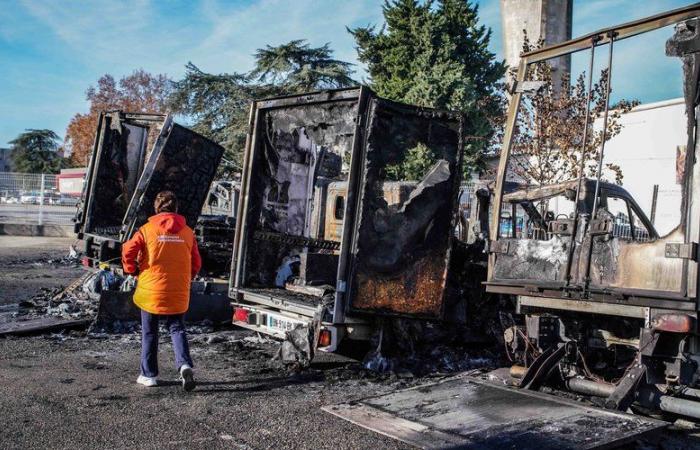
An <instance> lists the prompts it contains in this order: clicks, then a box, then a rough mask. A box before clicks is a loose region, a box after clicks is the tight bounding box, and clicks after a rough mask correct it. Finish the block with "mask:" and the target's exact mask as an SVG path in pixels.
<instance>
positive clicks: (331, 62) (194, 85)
mask: <svg viewBox="0 0 700 450" xmlns="http://www.w3.org/2000/svg"><path fill="white" fill-rule="evenodd" d="M332 54H333V52H332V50H331V49H330V48H329V46H328V44H326V45H324V46H322V47H317V48H312V47H310V46H309V45H308V44H305V42H304V41H303V40H295V41H291V42H289V43H287V44H282V45H280V46H278V47H270V46H267V47H266V48H264V49H259V50H258V51H257V53H256V54H255V67H254V68H253V69H252V70H251V71H250V72H249V73H247V74H241V73H231V74H227V73H224V74H219V75H214V74H209V73H206V72H203V71H202V70H200V69H199V68H198V67H197V66H195V65H194V64H192V63H189V64H187V66H186V72H185V77H184V78H183V79H182V80H180V81H176V82H174V83H173V91H172V95H171V97H170V107H171V108H172V109H173V111H175V112H178V113H181V114H184V115H186V116H188V117H189V118H191V119H192V121H193V122H194V124H193V127H192V128H193V129H194V130H195V131H197V132H199V133H201V134H203V135H205V136H207V137H209V138H210V139H212V140H214V141H216V142H218V143H219V144H221V145H222V146H223V147H224V148H225V149H226V154H225V156H224V157H225V158H226V160H227V161H230V162H231V164H230V165H229V167H228V171H227V172H229V171H233V172H236V171H240V166H241V164H242V159H243V149H244V146H245V138H246V134H247V131H248V115H249V108H250V103H251V101H253V100H255V99H260V98H265V97H271V96H277V95H286V94H295V93H301V92H308V91H313V90H318V89H328V88H335V87H346V86H350V85H353V84H355V82H354V81H353V80H352V78H350V75H351V74H352V70H351V65H350V64H349V63H345V62H342V61H338V60H335V59H333V58H332Z"/></svg>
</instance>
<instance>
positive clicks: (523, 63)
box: [486, 3, 700, 310]
mask: <svg viewBox="0 0 700 450" xmlns="http://www.w3.org/2000/svg"><path fill="white" fill-rule="evenodd" d="M697 17H700V3H695V4H693V5H689V6H686V7H683V8H678V9H674V10H670V11H666V12H663V13H660V14H657V15H654V16H651V17H647V18H644V19H640V20H636V21H632V22H628V23H625V24H622V25H617V26H613V27H609V28H605V29H601V30H598V31H595V32H593V33H589V34H587V35H584V36H581V37H578V38H575V39H572V40H569V41H566V42H562V43H559V44H554V45H550V46H547V47H544V48H541V49H537V50H533V51H530V52H525V53H523V54H521V55H520V63H519V64H518V70H517V74H516V79H515V83H516V85H515V86H514V89H513V90H512V92H513V94H512V97H511V100H510V105H509V108H508V114H507V116H506V130H505V134H504V139H503V143H504V145H503V148H502V150H501V154H500V160H499V164H498V170H497V175H496V191H495V195H494V204H495V205H498V206H497V207H495V208H493V211H494V214H493V216H492V218H491V226H490V230H489V234H490V239H491V242H492V243H495V242H496V241H497V240H498V230H499V224H500V222H501V207H500V205H501V203H502V200H503V195H504V193H503V188H504V185H505V182H506V172H507V168H508V162H509V159H510V155H511V151H512V145H513V137H514V130H515V125H516V120H517V115H518V111H519V109H520V103H521V101H522V95H523V92H522V91H523V90H522V89H517V86H518V85H519V84H521V83H523V82H524V81H525V75H526V73H527V68H528V66H529V65H530V64H533V63H537V62H542V61H546V60H549V59H553V58H556V57H560V56H565V55H570V54H573V53H577V52H579V51H583V50H588V49H591V50H592V53H593V52H594V51H595V47H600V46H602V45H605V44H612V42H613V41H620V40H623V39H627V38H630V37H633V36H636V35H639V34H643V33H647V32H650V31H653V30H656V29H659V28H663V27H666V26H668V25H673V24H676V23H679V22H682V21H685V20H688V19H693V18H697ZM611 57H612V51H611V53H610V58H611ZM591 58H593V55H592V56H591ZM591 65H592V63H591ZM591 72H592V71H591ZM591 76H592V73H589V77H591ZM589 85H590V79H589ZM609 87H610V86H609V85H608V88H609ZM589 94H590V88H589ZM587 120H588V118H587ZM689 132H690V130H689ZM584 145H585V143H584ZM691 151H694V149H690V148H689V149H688V152H691ZM684 176H685V177H686V179H687V178H688V177H691V176H692V173H690V171H688V170H686V173H685V174H684ZM598 178H599V177H598ZM688 184H689V183H684V195H685V196H686V198H687V197H688V196H690V195H691V192H692V187H689V186H688ZM577 195H578V193H577ZM689 204H690V199H689V198H687V201H686V205H689ZM687 208H688V209H690V207H689V206H687ZM684 214H687V211H686V212H684ZM689 228H690V224H689V223H687V224H686V231H685V243H688V241H689V239H690V236H689ZM570 252H571V250H570ZM496 258H497V255H496V254H495V253H493V252H490V253H489V265H488V280H489V281H488V282H486V285H487V290H489V291H496V292H503V293H509V294H516V295H517V294H526V295H532V294H533V292H532V289H531V290H530V291H527V289H525V288H523V287H522V283H518V282H517V281H518V280H494V279H493V275H494V265H495V262H496ZM569 259H571V258H569ZM569 264H570V262H567V265H569ZM687 265H688V261H687V260H686V261H685V262H684V270H683V272H684V276H683V280H686V279H687V275H686V274H687V271H688V267H687ZM569 272H570V271H569V270H567V278H568V274H569ZM698 276H699V277H700V271H699V273H698ZM521 281H524V280H521ZM528 282H529V283H530V284H532V280H529V281H528ZM536 284H537V285H538V288H537V289H536V291H537V295H545V296H547V295H546V294H545V292H546V290H549V291H550V293H551V294H549V295H548V296H553V297H561V295H562V290H561V289H562V288H563V287H568V284H569V280H568V279H567V281H566V286H560V285H561V283H556V282H551V283H536ZM508 285H511V286H508ZM549 285H551V286H549ZM495 286H504V288H505V289H493V287H495ZM516 286H521V287H516ZM551 289H554V291H552V290H551ZM621 290H622V291H623V292H622V296H623V297H625V298H626V299H627V300H637V301H642V303H645V301H644V299H649V298H669V297H671V298H669V300H670V301H671V302H673V304H674V307H676V306H677V307H678V309H689V308H688V306H689V305H688V304H689V303H690V302H689V301H688V300H689V299H688V297H687V292H688V285H687V283H685V282H682V286H681V289H680V291H681V292H679V293H677V294H674V293H665V292H664V293H661V292H655V291H647V290H641V289H621ZM505 291H509V292H505ZM613 291H616V290H615V289H612V288H611V289H604V290H602V291H601V290H600V289H592V290H591V291H590V292H588V293H587V295H586V297H587V298H588V299H589V300H592V301H610V300H614V299H615V298H616V296H617V297H619V296H620V294H621V293H619V292H613ZM601 297H602V298H601ZM625 301H626V300H625ZM669 306H671V305H669ZM692 309H693V310H695V309H696V305H695V302H694V301H693V307H692Z"/></svg>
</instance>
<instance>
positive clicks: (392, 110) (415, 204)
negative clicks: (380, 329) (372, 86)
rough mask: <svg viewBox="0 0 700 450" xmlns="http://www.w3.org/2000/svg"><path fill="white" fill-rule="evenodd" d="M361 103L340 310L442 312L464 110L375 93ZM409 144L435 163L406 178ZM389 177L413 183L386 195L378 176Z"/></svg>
mask: <svg viewBox="0 0 700 450" xmlns="http://www.w3.org/2000/svg"><path fill="white" fill-rule="evenodd" d="M368 107H369V108H368V113H367V122H366V123H367V125H366V129H365V133H364V140H363V142H364V144H363V147H362V149H361V151H359V152H356V153H355V154H354V157H355V158H361V159H360V161H359V162H360V164H358V165H354V166H355V167H357V168H358V170H359V173H360V176H359V185H358V188H359V189H358V192H359V194H358V195H357V198H358V200H357V201H358V206H357V209H356V210H357V211H359V213H358V215H359V217H358V220H356V221H355V222H354V230H353V234H352V242H351V246H350V264H349V276H348V278H347V279H348V292H347V311H348V313H351V314H353V313H359V314H363V313H364V314H379V315H393V316H406V317H416V318H425V319H441V318H442V315H443V310H444V308H443V305H444V302H445V297H446V285H447V272H448V267H449V260H450V250H451V247H452V240H453V239H454V237H453V233H452V232H451V230H453V229H454V226H455V223H456V220H457V209H458V208H457V197H458V193H459V182H460V178H461V177H460V175H461V162H462V130H463V118H462V116H461V115H459V114H457V113H450V112H442V111H435V110H426V109H422V108H418V107H414V106H408V105H403V104H399V103H395V102H390V101H387V100H383V99H379V98H376V97H375V98H372V99H371V101H370V102H369V105H368ZM416 149H420V150H421V151H426V152H428V153H429V154H430V155H432V156H433V158H434V161H435V163H434V164H433V165H432V167H429V168H427V169H426V170H425V171H424V173H423V176H422V178H421V179H418V180H406V179H405V177H402V176H401V175H402V174H401V169H400V164H401V163H402V162H403V161H404V160H405V159H406V158H407V157H409V155H410V154H411V153H412V152H413V151H415V150H416ZM391 174H393V176H392V175H391ZM402 178H404V179H403V180H402ZM393 181H412V182H415V187H414V188H413V190H412V191H411V192H410V194H408V196H407V197H405V196H396V197H395V198H393V199H392V198H389V197H387V195H386V194H385V187H386V186H385V184H386V183H388V182H393Z"/></svg>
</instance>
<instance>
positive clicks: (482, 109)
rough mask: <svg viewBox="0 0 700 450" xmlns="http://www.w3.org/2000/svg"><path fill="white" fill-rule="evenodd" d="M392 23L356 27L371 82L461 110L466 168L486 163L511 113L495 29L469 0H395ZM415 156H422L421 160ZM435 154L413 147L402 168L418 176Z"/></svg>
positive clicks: (392, 94) (397, 95)
mask: <svg viewBox="0 0 700 450" xmlns="http://www.w3.org/2000/svg"><path fill="white" fill-rule="evenodd" d="M383 13H384V19H385V21H386V25H385V26H384V27H383V28H381V29H380V30H379V31H377V30H376V28H375V27H373V26H368V27H360V28H355V29H351V30H349V31H350V33H351V34H352V35H353V36H354V38H355V42H356V43H357V51H358V55H359V59H360V61H361V62H363V63H365V64H367V69H368V72H369V77H370V78H369V81H370V86H371V87H372V89H374V90H375V91H376V92H377V93H378V94H379V95H381V96H384V97H387V98H389V99H392V100H397V101H402V102H406V103H412V104H416V105H420V106H426V107H432V108H439V109H451V110H457V111H461V112H463V113H464V114H465V115H466V118H467V127H466V130H465V132H466V134H467V137H468V139H467V141H466V144H467V145H466V154H465V166H464V170H465V171H471V170H473V169H475V168H478V167H479V165H480V156H481V155H482V154H483V152H484V151H485V150H486V149H487V148H488V147H489V144H490V142H491V138H492V136H493V133H494V128H495V126H496V125H497V124H498V123H500V121H501V118H502V115H503V101H502V97H501V96H500V92H501V91H500V88H501V84H500V83H501V80H502V77H503V75H504V73H505V64H504V62H499V61H496V60H495V55H494V54H493V53H492V52H490V51H489V49H488V45H489V42H490V39H491V30H490V29H488V28H487V27H485V26H483V25H480V24H479V20H478V6H477V5H475V4H472V3H471V2H469V1H467V0H439V1H436V2H433V1H431V0H428V1H425V2H423V3H420V2H418V1H417V0H391V1H389V0H387V1H386V2H385V4H384V7H383ZM414 159H415V161H414ZM431 164H432V158H431V155H424V154H422V152H420V151H411V152H409V155H408V157H407V158H406V160H405V161H404V167H402V168H400V170H398V171H395V172H394V174H393V175H394V176H399V175H401V176H402V177H407V178H412V179H417V178H420V177H421V176H422V173H418V171H419V170H421V169H420V168H422V167H429V166H430V165H431Z"/></svg>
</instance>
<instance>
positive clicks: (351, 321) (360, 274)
mask: <svg viewBox="0 0 700 450" xmlns="http://www.w3.org/2000/svg"><path fill="white" fill-rule="evenodd" d="M463 121H464V119H463V118H462V116H461V115H460V114H458V113H454V112H447V111H438V110H433V109H428V108H419V107H414V106H409V105H405V104H400V103H395V102H391V101H388V100H384V99H381V98H379V97H377V96H376V95H375V94H374V93H373V92H372V91H371V90H369V89H368V88H366V87H359V88H352V89H341V90H331V91H324V92H318V93H311V94H305V95H297V96H291V97H282V98H275V99H270V100H262V101H257V102H254V103H253V105H252V108H251V115H250V132H249V135H248V141H247V144H246V153H245V162H244V170H243V178H242V183H241V202H240V207H239V210H238V214H237V219H238V220H237V225H236V234H235V240H234V251H233V262H232V271H231V286H230V296H231V298H233V299H234V302H233V306H234V323H235V324H237V325H240V326H242V327H246V328H250V329H253V330H257V331H261V332H264V333H267V334H271V335H273V336H277V337H280V338H285V337H288V334H289V332H290V331H292V330H295V329H299V328H304V329H309V330H314V331H313V332H312V333H311V343H310V344H309V345H310V346H311V347H314V348H315V347H318V348H319V349H320V350H323V351H335V350H336V349H337V348H338V345H339V344H340V343H341V341H343V340H344V339H347V340H366V339H368V337H369V333H370V331H371V324H372V319H373V318H376V317H410V318H420V319H426V320H440V319H442V318H443V317H444V315H445V311H446V308H448V307H449V304H450V301H451V298H450V297H451V296H450V295H449V292H448V289H447V278H448V271H449V266H450V257H451V250H452V248H453V241H454V239H455V238H454V236H453V233H452V230H453V229H454V227H455V224H456V221H457V195H458V192H459V185H460V184H459V183H460V171H461V170H460V167H461V158H462V142H463V139H462V135H463V126H464V124H463ZM414 149H420V150H421V151H426V152H429V154H430V155H431V156H432V157H433V159H434V161H435V163H434V165H433V166H432V167H430V168H429V169H427V170H426V171H425V173H424V174H423V176H422V177H421V179H419V180H396V178H398V177H396V176H395V175H394V176H392V175H391V174H395V173H397V168H398V167H399V166H400V164H401V163H402V162H403V161H404V160H405V159H406V157H407V156H408V155H409V152H411V151H413V150H414Z"/></svg>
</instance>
